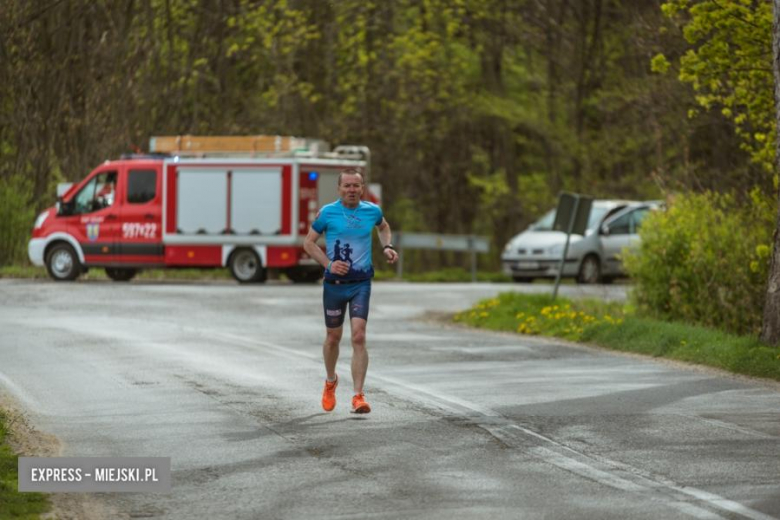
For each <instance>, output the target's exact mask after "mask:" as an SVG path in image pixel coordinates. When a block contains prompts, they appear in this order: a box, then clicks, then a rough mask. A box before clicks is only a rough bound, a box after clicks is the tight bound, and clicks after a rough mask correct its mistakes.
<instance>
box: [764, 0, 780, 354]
mask: <svg viewBox="0 0 780 520" xmlns="http://www.w3.org/2000/svg"><path fill="white" fill-rule="evenodd" d="M773 4H774V17H773V23H772V71H773V72H774V75H775V123H776V124H777V128H778V130H780V0H773ZM775 165H776V166H775V167H776V170H775V171H778V170H780V131H778V132H777V138H776V140H775ZM773 242H774V247H773V248H772V263H771V264H770V266H769V283H767V288H766V303H765V304H764V324H763V326H762V327H761V341H763V342H764V343H767V344H769V345H780V200H779V201H778V213H777V224H776V225H775V234H774V239H773Z"/></svg>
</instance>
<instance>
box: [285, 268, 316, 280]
mask: <svg viewBox="0 0 780 520" xmlns="http://www.w3.org/2000/svg"><path fill="white" fill-rule="evenodd" d="M284 274H286V275H287V278H289V279H290V281H292V282H293V283H315V282H317V280H319V279H320V278H322V269H320V268H315V269H312V268H306V267H301V266H295V267H290V268H289V269H287V270H286V271H285V272H284Z"/></svg>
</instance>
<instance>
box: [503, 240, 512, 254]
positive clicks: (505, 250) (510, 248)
mask: <svg viewBox="0 0 780 520" xmlns="http://www.w3.org/2000/svg"><path fill="white" fill-rule="evenodd" d="M511 250H512V242H507V244H506V245H505V246H504V253H508V252H510V251H511Z"/></svg>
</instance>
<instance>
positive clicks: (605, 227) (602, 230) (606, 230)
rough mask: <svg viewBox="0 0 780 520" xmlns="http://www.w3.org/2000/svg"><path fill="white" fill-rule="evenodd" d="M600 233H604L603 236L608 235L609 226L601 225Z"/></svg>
mask: <svg viewBox="0 0 780 520" xmlns="http://www.w3.org/2000/svg"><path fill="white" fill-rule="evenodd" d="M601 234H602V235H604V236H608V235H609V226H606V225H605V226H601Z"/></svg>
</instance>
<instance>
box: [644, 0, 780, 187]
mask: <svg viewBox="0 0 780 520" xmlns="http://www.w3.org/2000/svg"><path fill="white" fill-rule="evenodd" d="M662 9H663V11H664V13H665V14H666V15H667V16H669V17H670V18H672V19H674V20H675V21H676V22H677V23H678V24H680V26H681V27H682V31H683V35H684V36H685V39H686V41H687V42H688V43H689V44H690V45H691V48H690V49H689V50H688V51H687V52H686V53H685V54H684V55H683V56H682V57H681V59H680V61H679V65H680V72H679V77H680V79H681V80H682V81H684V82H687V83H690V84H691V85H692V86H693V88H694V90H695V92H696V101H697V103H698V104H699V106H701V107H702V108H704V109H705V110H710V109H714V108H718V109H719V110H720V111H721V113H722V114H723V115H724V116H725V117H726V118H728V119H729V120H731V121H732V122H733V123H734V127H735V129H736V132H737V134H738V135H739V137H740V138H741V140H742V146H743V148H744V149H745V150H746V151H748V152H749V153H750V156H751V158H752V160H753V161H754V162H756V163H758V164H760V165H761V166H762V167H763V168H764V169H765V171H766V172H767V174H770V175H771V174H773V173H774V167H773V165H774V157H775V133H776V128H775V112H774V80H773V76H772V2H750V1H744V0H718V1H716V0H699V1H691V0H669V1H667V2H666V3H665V4H664V5H663V6H662ZM661 58H663V57H660V58H659V57H658V56H657V57H656V58H655V59H654V60H653V66H654V69H655V68H658V69H659V71H661V70H660V69H662V68H663V67H662V65H663V63H664V61H666V60H665V58H664V59H663V60H662V59H661ZM666 63H667V64H668V61H667V62H666Z"/></svg>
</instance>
